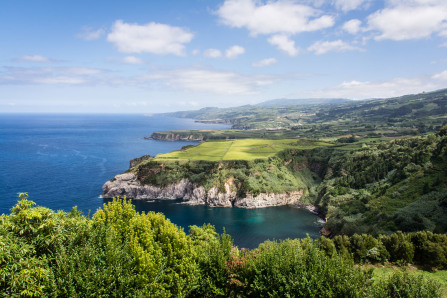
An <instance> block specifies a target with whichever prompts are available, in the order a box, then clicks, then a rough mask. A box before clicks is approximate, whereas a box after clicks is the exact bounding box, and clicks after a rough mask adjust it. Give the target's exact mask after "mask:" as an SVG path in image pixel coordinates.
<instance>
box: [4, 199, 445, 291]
mask: <svg viewBox="0 0 447 298" xmlns="http://www.w3.org/2000/svg"><path fill="white" fill-rule="evenodd" d="M20 197H21V199H20V200H19V201H18V203H17V205H16V206H14V207H13V208H12V209H11V214H10V215H2V216H1V218H0V219H1V224H0V244H1V245H0V273H1V274H0V288H1V295H2V296H4V297H14V296H30V297H31V296H45V297H50V296H51V297H53V296H54V297H56V296H57V297H60V296H63V297H123V296H126V297H140V296H150V297H264V296H284V297H292V296H294V297H315V296H317V297H322V296H324V297H440V296H441V295H442V290H441V288H440V284H439V283H437V282H435V281H433V280H431V279H427V278H425V277H423V276H422V275H415V274H410V273H409V272H405V271H401V270H395V272H394V273H392V274H391V275H389V276H387V277H379V278H378V277H377V276H375V275H374V274H373V270H372V269H368V267H365V266H359V265H361V264H368V263H369V264H375V263H383V262H386V261H391V262H393V263H394V264H396V265H398V266H403V265H405V264H407V263H409V262H414V263H415V264H418V265H421V266H424V267H425V268H427V269H445V268H447V261H446V260H447V236H446V235H441V234H433V233H431V232H418V233H410V234H403V233H401V232H398V233H394V234H391V235H390V236H381V237H378V238H374V237H372V236H371V235H366V234H363V235H354V236H352V237H348V236H337V237H335V238H334V239H328V238H321V239H319V240H311V239H309V238H307V239H301V240H299V239H295V240H284V241H281V242H271V241H266V242H264V243H262V244H260V245H259V247H258V248H256V249H253V250H244V249H241V250H240V249H238V248H237V247H235V246H233V245H232V240H231V237H230V236H229V235H227V234H225V233H223V234H218V233H216V231H215V229H214V227H213V226H211V225H204V226H202V227H198V226H191V227H190V230H189V233H188V234H185V232H184V231H183V230H182V229H180V228H178V227H177V226H175V225H174V224H172V223H171V222H170V221H169V220H168V219H166V218H165V217H164V216H163V215H162V214H156V213H153V212H149V213H147V214H145V213H142V214H139V213H137V212H136V211H135V209H134V207H133V205H132V204H131V203H130V202H129V201H126V200H125V199H124V200H119V199H116V200H113V202H110V203H108V204H105V205H104V207H103V209H98V210H97V211H96V213H95V214H94V215H93V216H92V217H86V216H83V215H82V214H81V212H79V211H77V209H76V208H73V209H72V211H71V212H68V213H66V212H62V211H58V212H54V211H53V210H50V209H48V208H44V207H35V206H34V203H33V202H32V201H29V200H27V194H26V193H22V194H20ZM444 290H445V289H444Z"/></svg>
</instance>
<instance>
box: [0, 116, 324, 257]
mask: <svg viewBox="0 0 447 298" xmlns="http://www.w3.org/2000/svg"><path fill="white" fill-rule="evenodd" d="M228 127H229V126H228V125H221V124H204V123H195V122H194V120H192V119H180V118H171V117H164V116H158V115H156V116H145V115H136V114H135V115H106V114H103V115H92V114H82V115H78V114H77V115H73V114H0V195H1V199H0V214H1V213H5V214H8V213H9V212H10V209H11V207H13V206H14V204H15V203H16V202H17V193H19V192H27V193H28V194H29V199H30V200H33V201H34V202H36V203H37V205H40V206H44V207H48V208H51V209H53V210H64V211H70V210H71V208H72V207H73V206H77V207H78V209H79V210H81V211H83V212H84V214H86V215H87V214H90V215H92V214H93V213H94V212H95V211H96V210H97V209H98V208H101V207H102V206H103V204H104V203H106V202H107V201H108V200H106V199H103V198H101V197H100V195H101V193H102V185H103V184H104V183H105V182H106V181H107V180H110V179H111V178H113V177H114V176H115V175H116V174H120V173H122V172H124V171H125V170H127V169H128V168H129V160H131V159H133V158H136V157H140V156H142V155H145V154H150V155H152V156H154V155H156V154H158V153H164V152H170V151H172V150H175V149H179V148H181V147H182V146H185V145H188V144H196V142H184V141H178V142H164V141H156V140H146V139H144V137H145V136H149V135H151V134H152V133H153V132H155V131H163V130H175V129H226V128H228ZM133 203H134V204H135V208H136V210H137V211H146V212H148V211H155V212H162V213H164V214H165V216H166V217H167V218H169V219H170V220H171V221H172V222H173V223H175V224H177V225H179V226H180V227H182V228H184V230H185V232H188V227H189V226H190V225H202V224H204V223H211V224H213V225H215V226H216V230H217V231H218V232H222V231H223V230H224V229H225V231H226V232H227V233H228V234H230V235H231V236H232V238H233V240H234V242H235V244H236V245H238V246H240V247H246V248H254V247H256V246H257V245H258V244H259V243H261V242H263V241H265V240H267V239H270V240H279V239H286V238H297V237H299V238H302V237H306V235H309V236H310V237H311V238H315V237H319V229H320V228H321V226H322V222H321V219H319V218H318V217H317V216H316V215H314V214H312V213H311V212H309V211H307V210H303V209H296V208H292V207H287V206H284V207H273V208H263V209H251V210H247V209H238V208H210V207H205V206H186V205H182V204H178V202H176V201H155V202H144V201H134V202H133Z"/></svg>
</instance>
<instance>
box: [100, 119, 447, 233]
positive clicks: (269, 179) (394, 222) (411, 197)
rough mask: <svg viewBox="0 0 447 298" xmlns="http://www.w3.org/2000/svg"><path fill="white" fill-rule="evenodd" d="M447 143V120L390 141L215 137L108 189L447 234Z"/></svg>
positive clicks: (370, 228) (340, 225) (344, 229)
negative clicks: (304, 208)
mask: <svg viewBox="0 0 447 298" xmlns="http://www.w3.org/2000/svg"><path fill="white" fill-rule="evenodd" d="M446 148H447V126H444V127H443V128H442V129H441V130H440V131H439V132H438V133H436V134H430V135H427V136H420V137H407V138H397V139H394V140H390V139H388V140H384V141H378V140H375V139H366V140H365V139H363V140H362V139H356V138H340V139H338V140H337V141H333V142H322V141H317V140H307V139H282V140H265V139H245V140H228V141H215V142H210V141H209V142H204V143H201V144H200V145H197V146H192V145H189V146H185V147H184V148H182V149H181V150H178V151H173V152H171V153H166V154H160V155H158V156H156V157H155V158H150V159H147V160H145V161H143V162H141V163H140V164H139V165H137V166H136V167H134V168H132V169H130V170H129V171H128V173H127V174H125V175H128V176H117V178H116V180H115V181H111V182H108V183H106V185H105V186H104V195H105V196H106V197H107V196H108V197H113V196H118V195H125V194H126V195H128V196H130V197H136V198H140V199H154V198H160V197H168V198H179V199H180V198H181V199H183V200H184V202H186V203H189V204H206V205H210V206H225V207H240V208H259V207H267V206H277V205H286V204H297V203H300V204H301V203H307V204H312V205H314V206H317V207H318V208H319V209H320V214H321V215H322V216H323V217H325V218H326V219H327V223H326V225H325V230H326V233H328V232H327V231H330V232H331V233H333V234H348V235H351V234H353V233H359V232H365V233H370V234H374V235H378V234H380V233H391V232H394V231H397V230H402V231H406V232H410V231H419V230H429V231H435V232H446V231H447V220H446V218H445V216H443V214H445V212H447V177H446V175H445V173H446V172H447V156H446ZM129 175H130V176H129Z"/></svg>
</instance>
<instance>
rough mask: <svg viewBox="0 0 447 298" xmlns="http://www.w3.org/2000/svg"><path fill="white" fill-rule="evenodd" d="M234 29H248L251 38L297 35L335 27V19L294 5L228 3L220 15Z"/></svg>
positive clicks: (246, 1) (247, 0) (246, 0)
mask: <svg viewBox="0 0 447 298" xmlns="http://www.w3.org/2000/svg"><path fill="white" fill-rule="evenodd" d="M216 14H217V15H218V16H219V18H220V21H221V22H222V23H223V24H225V25H227V26H230V27H234V28H246V29H247V30H249V32H250V34H252V35H254V36H255V35H258V34H278V33H283V34H297V33H301V32H309V31H317V30H321V29H324V28H328V27H332V26H333V25H334V17H333V16H331V15H324V14H323V12H322V11H320V10H317V9H315V8H313V7H311V6H307V5H302V4H298V3H297V2H294V1H285V0H279V1H275V2H273V1H269V2H267V3H265V4H264V3H263V2H261V1H255V0H226V1H225V2H224V3H223V4H222V5H221V6H220V7H219V9H218V10H217V11H216Z"/></svg>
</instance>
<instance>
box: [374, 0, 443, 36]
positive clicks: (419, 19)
mask: <svg viewBox="0 0 447 298" xmlns="http://www.w3.org/2000/svg"><path fill="white" fill-rule="evenodd" d="M368 25H369V29H370V30H373V31H377V32H378V34H377V35H376V36H375V39H376V40H382V39H391V40H396V41H399V40H409V39H420V38H426V37H429V36H431V35H432V34H434V33H441V34H442V30H443V29H444V28H445V27H446V26H447V1H445V0H408V1H401V0H397V1H396V0H394V1H391V2H390V6H389V7H386V8H384V9H382V10H379V11H377V12H375V13H373V14H371V15H370V16H368Z"/></svg>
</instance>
